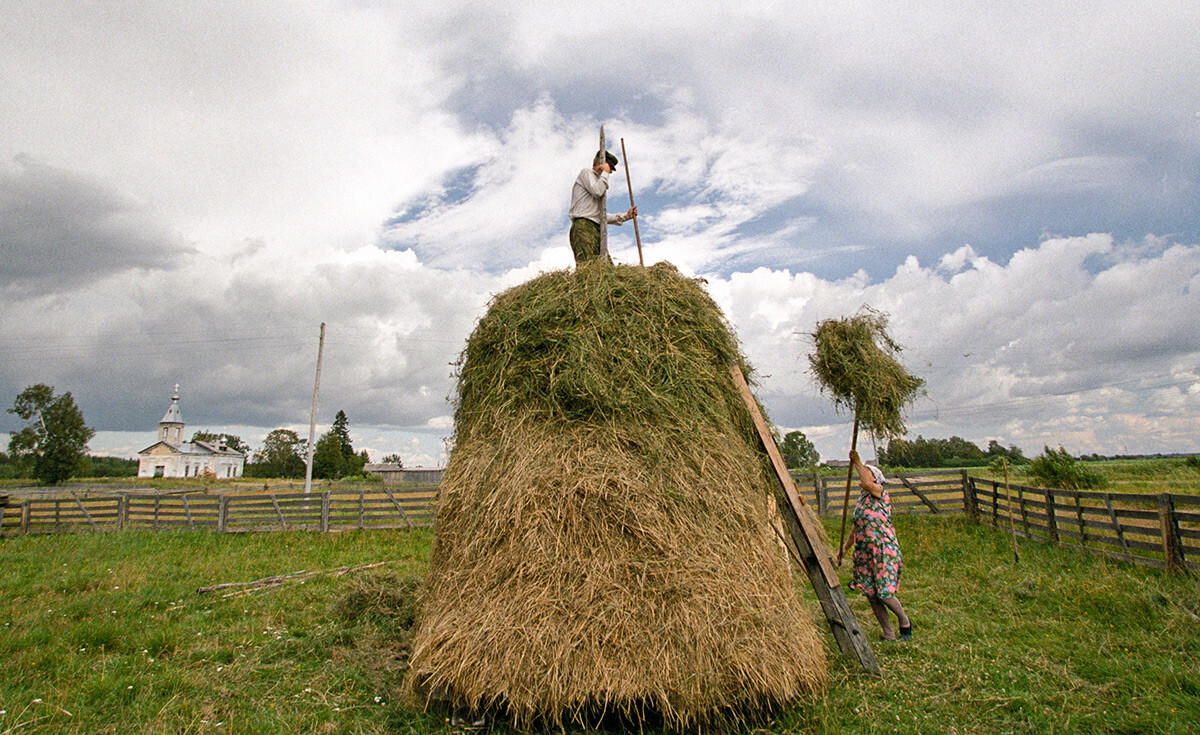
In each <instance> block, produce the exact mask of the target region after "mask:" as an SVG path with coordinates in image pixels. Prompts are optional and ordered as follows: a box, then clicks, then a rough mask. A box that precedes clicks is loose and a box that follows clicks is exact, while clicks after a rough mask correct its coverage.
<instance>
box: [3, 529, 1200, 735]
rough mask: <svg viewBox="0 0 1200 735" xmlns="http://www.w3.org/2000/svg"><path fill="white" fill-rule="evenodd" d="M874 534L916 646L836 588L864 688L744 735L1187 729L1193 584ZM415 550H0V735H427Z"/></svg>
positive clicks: (104, 540) (948, 535) (88, 540)
mask: <svg viewBox="0 0 1200 735" xmlns="http://www.w3.org/2000/svg"><path fill="white" fill-rule="evenodd" d="M896 525H897V529H898V533H899V536H900V539H901V543H902V545H903V547H904V553H905V562H906V568H905V572H904V578H903V581H902V585H901V595H900V599H901V600H902V601H903V603H904V604H905V606H906V608H907V609H908V611H909V612H910V614H911V616H912V618H913V621H914V623H915V624H916V626H917V628H916V639H915V640H914V641H912V642H911V643H883V642H878V641H877V638H878V635H879V634H878V629H877V627H876V626H875V623H874V619H873V618H872V617H871V615H870V612H869V610H868V608H867V606H866V604H865V602H864V601H863V599H862V598H861V597H860V596H858V595H855V594H853V593H851V597H850V599H851V604H852V607H853V608H854V610H855V612H856V614H857V615H858V617H859V622H860V623H861V625H862V627H863V629H864V631H866V632H867V634H868V636H869V639H870V640H871V641H872V645H873V648H874V651H875V653H876V655H877V657H878V658H879V661H880V664H881V666H882V668H883V671H884V676H883V678H882V679H875V678H872V677H868V676H865V675H863V674H860V673H858V672H856V671H855V670H854V669H853V667H851V666H850V665H849V663H848V662H847V661H846V659H844V658H842V657H841V656H840V655H839V654H837V653H836V652H834V653H832V654H831V655H830V659H829V671H830V680H829V686H828V688H827V689H826V691H825V692H824V694H823V695H822V696H820V697H819V698H818V699H817V700H816V701H812V702H807V703H800V704H798V705H796V706H794V707H792V708H790V709H788V710H786V711H784V712H781V713H778V714H777V716H776V717H775V718H774V719H772V720H771V721H770V722H767V723H763V724H762V726H761V727H762V729H760V730H758V731H756V732H773V733H830V734H832V733H839V734H844V733H892V732H901V733H947V732H954V733H959V734H965V733H1188V732H1192V733H1194V732H1196V731H1197V726H1196V723H1200V583H1198V582H1197V580H1195V579H1193V578H1188V577H1179V578H1175V577H1170V576H1168V575H1166V574H1165V573H1162V572H1158V571H1155V570H1148V569H1145V568H1141V567H1128V566H1125V565H1122V564H1119V563H1115V562H1108V561H1105V560H1101V559H1097V558H1093V557H1090V556H1086V555H1083V554H1079V553H1075V552H1071V551H1068V550H1061V549H1054V548H1052V547H1049V546H1046V545H1043V544H1040V543H1037V542H1029V541H1024V540H1021V541H1020V552H1021V560H1020V563H1019V564H1016V563H1014V561H1013V554H1012V548H1011V545H1010V544H1011V542H1010V541H1009V539H1008V537H1007V536H1005V535H1004V534H1001V533H998V532H996V531H993V530H991V529H987V528H979V527H972V526H970V525H968V524H967V522H966V520H965V519H963V518H961V517H938V518H934V517H917V516H901V517H898V518H897V520H896ZM829 527H830V529H831V531H832V533H833V534H836V523H835V522H834V521H833V520H830V521H829ZM431 540H432V534H431V533H430V532H428V531H414V532H405V531H374V532H360V533H344V534H330V535H325V536H321V535H316V534H307V533H299V532H295V533H278V534H245V535H225V536H221V535H216V534H211V533H204V532H191V533H189V532H170V533H166V532H164V533H150V532H145V533H142V532H123V533H105V534H95V535H80V536H62V537H29V538H8V539H4V540H3V541H0V551H2V554H3V558H4V561H5V565H4V575H3V576H2V577H0V611H2V613H3V615H2V616H0V618H2V620H3V621H4V630H3V633H2V634H0V661H3V662H4V675H3V676H2V677H0V710H3V711H4V714H0V733H9V732H11V733H15V734H16V733H19V734H22V735H23V734H24V733H128V732H138V733H312V732H316V733H394V732H417V733H425V732H443V731H447V730H448V729H449V727H448V725H446V724H445V721H444V719H442V718H441V717H440V716H436V715H427V714H422V713H417V712H413V711H411V710H410V709H408V708H407V707H406V706H405V704H404V703H403V701H401V700H400V699H399V698H398V696H397V695H398V692H399V686H400V676H401V662H402V661H403V657H404V654H405V651H404V647H405V643H406V641H405V639H404V635H403V630H402V626H399V625H398V624H397V622H396V621H397V618H396V617H393V614H394V613H395V608H394V607H389V606H388V604H382V603H380V599H381V598H380V595H378V594H375V593H377V592H378V591H379V590H380V588H381V586H384V585H395V584H396V583H397V581H399V580H403V579H405V578H412V577H419V576H421V575H423V574H424V572H425V569H426V565H427V556H428V550H429V544H430V542H431ZM380 561H388V562H391V563H390V564H389V565H388V566H387V567H384V568H381V569H374V570H370V571H366V572H361V573H358V574H354V575H345V576H340V577H335V576H331V575H319V576H316V577H313V578H311V579H309V580H307V581H306V582H305V583H303V584H301V583H299V582H293V583H289V584H286V585H284V586H283V587H280V588H278V589H275V590H270V591H263V592H258V593H255V594H250V595H244V596H240V597H235V598H229V599H223V598H221V597H220V594H221V593H219V592H218V593H208V594H198V593H197V592H196V589H197V588H198V587H201V586H204V585H210V584H215V583H219V582H231V581H248V580H252V579H257V578H260V577H265V576H268V575H273V574H281V573H289V572H296V571H300V570H316V569H323V570H327V569H333V568H336V567H340V566H346V565H363V564H368V563H373V562H380ZM804 587H805V589H803V591H802V594H805V595H806V596H809V595H811V591H810V590H808V589H807V583H805V585H804ZM397 604H398V603H397ZM811 609H812V610H813V614H814V615H819V609H818V607H817V605H816V603H815V602H813V603H812V605H811ZM823 626H824V623H823V621H822V627H823ZM826 638H827V640H828V641H829V645H830V646H832V645H833V643H832V637H831V636H826ZM376 698H378V700H377V699H376ZM68 713H69V714H68Z"/></svg>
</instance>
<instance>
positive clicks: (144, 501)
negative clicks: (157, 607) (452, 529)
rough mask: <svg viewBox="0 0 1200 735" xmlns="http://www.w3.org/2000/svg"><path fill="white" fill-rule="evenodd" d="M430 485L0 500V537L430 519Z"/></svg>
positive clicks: (412, 523)
mask: <svg viewBox="0 0 1200 735" xmlns="http://www.w3.org/2000/svg"><path fill="white" fill-rule="evenodd" d="M436 495H437V487H436V486H420V487H404V488H378V487H374V488H362V489H360V490H357V491H338V490H334V491H329V490H327V491H324V492H314V493H311V494H307V495H306V494H304V493H302V492H300V493H263V494H260V495H209V494H192V495H160V494H128V495H111V496H105V497H87V498H83V497H79V496H73V497H65V498H63V497H59V498H29V499H26V500H23V501H20V502H17V503H10V504H9V505H7V506H0V534H2V535H4V536H13V535H18V534H20V535H29V534H46V533H73V532H81V531H83V532H88V531H119V530H124V529H142V530H155V531H157V530H165V529H207V530H212V531H217V532H218V533H237V532H243V531H285V530H306V531H319V532H321V533H327V532H329V531H342V530H348V529H365V528H415V527H418V526H432V525H433V521H434V516H435V497H436Z"/></svg>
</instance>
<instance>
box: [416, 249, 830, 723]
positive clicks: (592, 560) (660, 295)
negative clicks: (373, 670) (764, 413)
mask: <svg viewBox="0 0 1200 735" xmlns="http://www.w3.org/2000/svg"><path fill="white" fill-rule="evenodd" d="M733 364H739V365H741V366H742V367H743V368H745V365H744V362H743V361H742V359H741V356H740V355H739V353H738V349H737V343H736V340H735V338H734V336H733V334H732V332H731V330H730V328H729V326H728V324H727V323H726V321H725V319H724V317H723V315H722V314H721V312H720V309H719V308H718V307H717V306H716V304H715V303H713V301H712V299H711V298H709V297H708V295H707V294H706V293H705V292H704V290H703V289H702V288H701V287H700V285H699V284H698V283H697V282H696V281H695V280H692V279H688V278H684V277H683V276H681V275H680V274H679V272H678V271H676V270H675V269H674V268H673V267H672V266H670V265H667V264H659V265H655V266H652V267H649V268H639V267H633V266H612V265H609V264H607V263H597V264H594V265H585V266H581V267H580V268H578V269H576V270H575V271H574V272H566V271H563V272H553V273H547V274H544V275H542V276H540V277H538V278H536V279H534V280H532V281H530V282H528V283H525V284H523V285H521V286H518V287H516V288H513V289H511V290H510V291H507V292H505V293H503V294H500V295H499V296H497V297H496V298H495V299H494V301H493V303H492V304H491V307H490V309H489V310H488V313H487V314H486V315H485V316H484V317H483V318H482V319H481V320H480V322H479V325H478V326H477V327H476V329H475V332H474V333H473V334H472V335H471V337H470V339H469V341H468V344H467V347H466V349H465V351H464V353H463V356H462V359H461V363H460V374H459V384H458V395H457V407H456V411H455V448H454V451H453V453H452V454H451V457H450V460H449V463H448V465H447V468H446V474H445V478H444V480H443V482H442V485H441V490H440V498H439V502H438V515H437V538H436V541H435V543H434V548H433V552H432V558H431V562H430V576H429V582H428V591H427V593H426V595H425V597H424V599H423V603H422V606H421V609H420V611H419V614H418V618H417V632H416V635H415V640H414V644H413V656H412V661H411V666H410V671H409V674H408V681H409V685H410V687H411V691H412V692H413V694H414V695H415V696H416V697H417V700H418V701H419V702H421V703H423V704H437V703H439V702H441V703H445V704H448V705H450V706H453V707H456V708H466V709H471V710H475V711H477V712H478V711H487V712H492V713H495V714H499V715H503V716H507V717H510V718H511V719H512V721H513V724H515V725H516V726H517V727H519V728H520V727H526V726H530V725H534V724H538V723H541V724H547V725H550V726H553V727H562V726H564V725H565V724H568V723H574V724H576V725H581V726H590V725H594V724H596V723H597V722H598V721H599V720H601V719H603V718H604V717H605V716H606V714H616V715H619V716H624V717H629V718H634V719H637V720H638V721H639V722H650V723H654V722H659V721H661V723H662V724H664V725H666V726H667V727H671V728H691V727H696V726H701V725H706V724H708V725H713V724H716V725H727V724H729V723H730V722H731V721H733V722H737V721H742V720H745V719H749V718H751V717H753V716H754V715H755V714H756V713H761V712H763V711H767V710H769V709H770V708H771V707H773V706H775V705H778V704H780V703H783V702H785V701H788V700H790V699H792V698H794V697H797V696H799V695H802V694H805V693H809V692H813V691H814V690H816V689H817V688H818V687H820V686H821V685H822V683H823V681H824V678H825V664H824V650H823V647H822V643H821V638H820V635H819V634H818V633H817V629H816V626H815V624H814V623H813V619H812V613H811V612H810V611H808V610H807V609H805V607H804V606H803V605H802V604H801V601H800V599H799V598H798V597H797V594H796V587H795V583H794V580H793V579H792V577H791V573H790V570H789V569H788V567H787V562H786V561H785V560H784V559H783V558H782V556H781V555H780V554H779V550H778V547H777V545H776V541H775V540H774V537H773V535H772V530H771V527H770V525H769V524H768V522H767V508H766V497H767V494H768V493H769V492H771V488H772V485H771V483H772V480H771V475H769V474H768V467H769V463H768V462H767V461H766V456H765V453H764V452H763V451H762V445H761V443H760V441H759V439H758V435H757V432H756V430H755V428H754V424H753V419H752V418H751V417H750V415H749V411H748V410H747V408H746V405H745V402H744V401H743V399H742V397H741V394H740V393H739V392H738V390H737V388H736V387H735V386H734V384H733V381H732V379H731V377H730V371H729V368H730V366H731V365H733Z"/></svg>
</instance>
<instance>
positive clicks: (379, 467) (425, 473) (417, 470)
mask: <svg viewBox="0 0 1200 735" xmlns="http://www.w3.org/2000/svg"><path fill="white" fill-rule="evenodd" d="M443 472H445V470H444V469H442V468H441V467H402V466H400V465H399V464H397V463H395V462H372V463H368V464H365V465H363V474H365V475H369V476H372V477H378V478H380V479H382V480H383V484H384V485H436V484H438V483H439V482H441V481H442V473H443Z"/></svg>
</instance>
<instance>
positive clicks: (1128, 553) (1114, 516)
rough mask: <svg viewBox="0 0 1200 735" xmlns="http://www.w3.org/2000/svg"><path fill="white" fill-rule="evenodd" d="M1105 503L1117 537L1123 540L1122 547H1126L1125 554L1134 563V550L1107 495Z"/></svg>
mask: <svg viewBox="0 0 1200 735" xmlns="http://www.w3.org/2000/svg"><path fill="white" fill-rule="evenodd" d="M1104 504H1105V505H1107V506H1108V514H1109V515H1110V516H1111V517H1112V522H1113V525H1114V526H1115V527H1116V532H1117V538H1118V539H1120V540H1121V547H1122V548H1123V549H1125V555H1126V556H1128V557H1129V563H1131V564H1132V563H1133V552H1132V551H1130V550H1129V543H1128V542H1126V540H1125V532H1124V531H1123V530H1121V522H1120V521H1119V520H1117V512H1116V511H1115V510H1113V504H1112V501H1111V500H1109V499H1108V498H1107V497H1106V498H1104Z"/></svg>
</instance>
